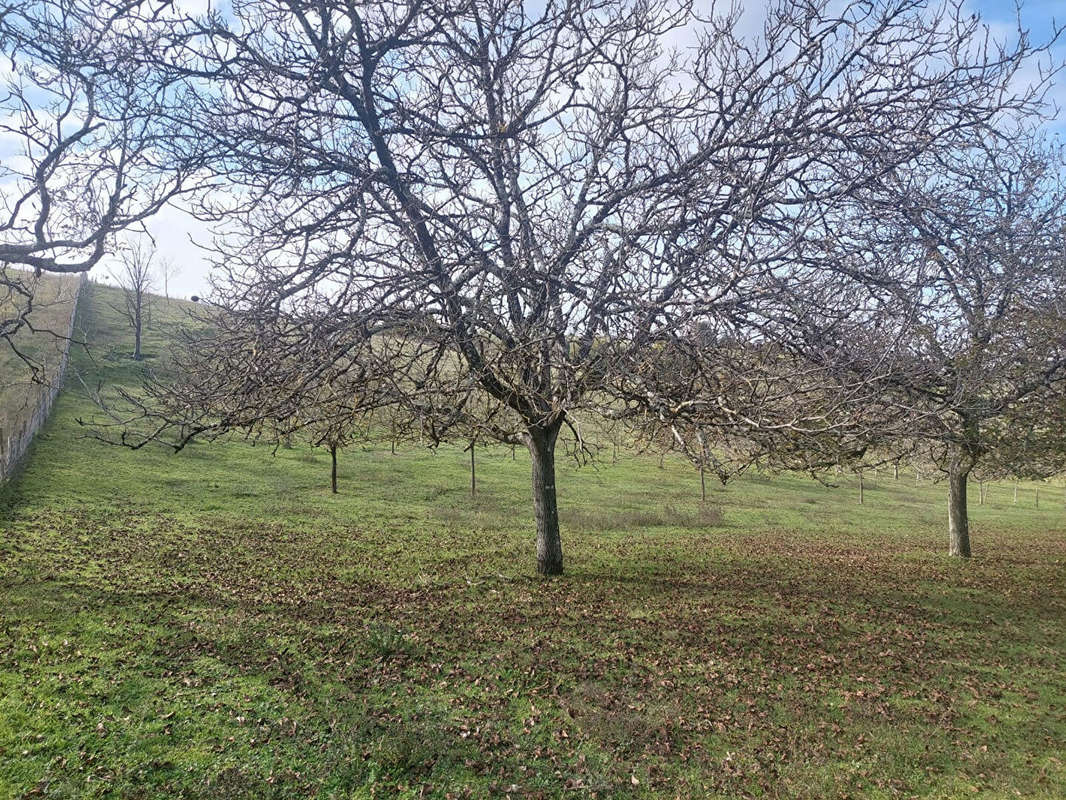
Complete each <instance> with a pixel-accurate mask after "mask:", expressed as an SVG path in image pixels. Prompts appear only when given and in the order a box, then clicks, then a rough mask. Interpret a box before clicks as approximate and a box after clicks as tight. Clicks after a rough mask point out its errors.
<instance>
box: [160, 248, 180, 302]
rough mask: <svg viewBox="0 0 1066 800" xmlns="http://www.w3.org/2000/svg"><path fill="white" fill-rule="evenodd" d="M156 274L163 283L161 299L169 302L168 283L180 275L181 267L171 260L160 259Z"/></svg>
mask: <svg viewBox="0 0 1066 800" xmlns="http://www.w3.org/2000/svg"><path fill="white" fill-rule="evenodd" d="M157 272H158V273H159V277H160V279H161V280H162V281H163V297H165V298H166V299H167V300H170V282H171V280H173V279H174V278H175V277H176V276H177V275H179V274H180V273H181V267H179V266H178V264H177V262H176V261H174V259H172V258H162V259H160V260H159V267H158V269H157Z"/></svg>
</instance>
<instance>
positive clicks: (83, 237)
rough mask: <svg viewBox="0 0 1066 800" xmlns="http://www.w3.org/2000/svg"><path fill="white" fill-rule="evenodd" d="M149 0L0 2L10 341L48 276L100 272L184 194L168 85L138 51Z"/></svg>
mask: <svg viewBox="0 0 1066 800" xmlns="http://www.w3.org/2000/svg"><path fill="white" fill-rule="evenodd" d="M145 5H147V4H145ZM140 6H141V4H140V3H137V2H132V3H129V2H124V3H118V2H111V0H102V1H101V2H91V3H90V2H82V0H7V2H4V3H3V4H0V64H2V66H0V70H2V74H3V78H2V79H0V135H2V139H3V145H2V147H3V152H2V160H0V295H2V296H4V297H6V300H5V301H4V302H2V303H0V338H2V339H4V340H5V341H6V342H7V343H8V344H9V345H11V346H14V344H13V340H12V337H13V336H14V333H15V332H16V331H17V330H18V329H20V328H21V327H23V326H24V325H26V324H27V323H28V322H29V321H30V320H31V315H32V310H33V296H34V292H35V290H36V287H37V283H38V281H37V276H39V275H40V274H41V273H42V272H53V273H68V274H69V273H81V272H86V271H88V270H90V269H91V268H92V267H94V266H95V265H96V264H98V263H99V262H100V260H101V259H102V258H104V256H105V255H106V254H107V253H108V252H109V250H110V249H111V247H112V245H113V244H114V240H115V236H116V234H118V233H119V232H121V231H124V230H127V229H130V228H132V227H136V226H138V225H139V224H140V223H142V222H143V221H144V220H145V219H147V218H148V217H149V216H151V215H152V214H154V213H155V212H156V211H158V210H159V209H160V208H161V207H162V206H163V205H164V204H165V203H166V202H167V201H168V200H170V199H171V198H173V197H174V196H175V195H177V194H178V193H179V192H180V191H181V188H182V185H183V179H184V177H185V176H184V173H183V171H182V169H181V168H180V166H179V165H178V164H177V162H175V161H174V160H173V159H171V158H170V157H169V156H168V151H169V150H170V144H171V143H172V142H171V139H170V138H169V137H167V136H165V135H164V134H163V130H162V128H161V126H160V125H159V119H160V118H159V117H157V112H159V111H160V110H161V109H162V107H163V105H164V103H163V101H164V100H166V99H167V98H168V88H167V87H166V86H164V85H163V84H161V83H160V82H159V81H157V80H155V79H154V78H153V74H152V72H151V71H150V70H149V69H147V67H146V66H145V65H144V63H143V60H141V59H139V58H137V57H136V52H135V50H136V47H137V45H136V42H137V40H138V35H137V33H136V31H135V30H134V26H136V25H138V24H140V23H138V22H137V20H138V19H139V18H140V16H141V13H140V12H141V8H140ZM156 12H157V13H158V12H159V9H158V8H157V9H156Z"/></svg>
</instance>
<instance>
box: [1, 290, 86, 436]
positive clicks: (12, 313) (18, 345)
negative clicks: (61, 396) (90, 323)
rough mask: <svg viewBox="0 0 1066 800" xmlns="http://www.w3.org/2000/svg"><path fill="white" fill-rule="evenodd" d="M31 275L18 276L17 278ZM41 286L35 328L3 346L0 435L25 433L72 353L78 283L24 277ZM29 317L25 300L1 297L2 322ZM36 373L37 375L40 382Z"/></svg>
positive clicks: (31, 324) (32, 316)
mask: <svg viewBox="0 0 1066 800" xmlns="http://www.w3.org/2000/svg"><path fill="white" fill-rule="evenodd" d="M19 275H25V273H20V272H18V271H12V276H13V278H14V276H19ZM20 280H21V281H23V282H25V283H27V284H28V285H34V284H35V291H34V298H33V309H32V311H31V312H30V314H29V315H28V322H29V324H28V325H26V326H25V327H23V328H21V329H20V330H19V331H18V332H17V333H16V334H15V335H14V336H13V337H12V340H11V342H6V341H0V434H2V433H11V432H13V431H17V430H19V429H20V428H21V427H22V426H23V425H25V424H26V422H27V420H28V419H29V418H30V417H32V416H33V412H34V411H35V410H36V409H37V406H38V404H39V403H40V400H41V394H42V392H44V391H46V389H45V388H43V387H42V384H47V383H48V382H49V381H51V380H52V379H53V377H54V376H55V375H56V374H57V373H58V369H59V365H60V362H61V360H62V357H63V353H64V351H65V350H66V348H67V341H66V339H64V338H62V337H64V336H66V332H67V323H68V322H69V320H70V312H71V310H72V305H71V304H72V302H73V300H74V293H75V291H76V290H77V286H78V278H75V277H60V276H55V275H42V276H41V277H40V278H36V279H34V278H30V277H21V278H20ZM20 313H25V301H24V300H23V298H21V297H18V298H17V300H16V298H15V297H6V298H0V318H11V319H16V318H17V316H18V314H20ZM34 370H36V371H37V374H36V379H35V374H34Z"/></svg>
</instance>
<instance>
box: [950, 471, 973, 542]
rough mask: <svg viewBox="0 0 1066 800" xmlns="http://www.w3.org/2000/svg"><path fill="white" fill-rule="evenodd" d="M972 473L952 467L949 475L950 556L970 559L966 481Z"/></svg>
mask: <svg viewBox="0 0 1066 800" xmlns="http://www.w3.org/2000/svg"><path fill="white" fill-rule="evenodd" d="M969 474H970V471H969V470H968V469H963V468H962V467H952V469H951V472H950V473H949V474H948V555H951V556H958V557H959V558H969V557H970V520H969V516H968V514H967V511H966V479H967V478H968V477H969Z"/></svg>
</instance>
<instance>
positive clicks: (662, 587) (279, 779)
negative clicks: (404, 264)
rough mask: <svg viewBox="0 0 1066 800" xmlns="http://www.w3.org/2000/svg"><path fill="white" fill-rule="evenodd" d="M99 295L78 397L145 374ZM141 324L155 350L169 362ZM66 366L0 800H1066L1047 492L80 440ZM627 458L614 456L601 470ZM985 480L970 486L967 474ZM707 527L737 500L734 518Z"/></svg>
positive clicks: (35, 511) (1, 710)
mask: <svg viewBox="0 0 1066 800" xmlns="http://www.w3.org/2000/svg"><path fill="white" fill-rule="evenodd" d="M107 291H108V290H104V289H101V288H94V289H93V290H92V294H91V295H90V297H89V298H88V299H89V302H88V303H86V304H85V305H84V307H83V315H82V323H83V324H84V326H85V328H86V334H87V336H88V339H89V341H91V342H93V343H94V348H93V351H92V358H91V359H90V358H89V357H88V356H87V355H85V354H84V353H79V354H77V356H76V358H75V360H74V363H75V365H76V366H77V368H78V369H79V370H80V371H81V374H82V376H83V377H84V378H85V382H86V384H88V385H90V386H92V385H95V383H96V381H98V380H107V381H112V382H113V381H120V382H126V383H132V382H134V381H135V380H136V378H137V375H138V373H139V371H140V370H142V369H145V368H150V366H151V364H152V363H153V359H152V358H151V357H150V358H149V359H148V361H147V362H146V364H135V363H133V362H132V361H130V360H129V359H128V355H127V354H128V352H129V341H128V339H129V333H128V331H127V330H126V329H125V328H124V327H123V325H122V324H121V322H120V321H119V320H118V319H117V317H116V315H115V314H114V313H113V312H112V311H110V310H109V308H108V303H107V302H105V298H104V297H103V295H106V293H107ZM179 310H180V308H179V307H178V306H176V305H175V306H174V307H172V308H171V310H170V312H166V311H160V312H159V316H160V324H158V325H157V327H156V328H155V329H153V330H150V331H149V332H148V337H147V339H146V343H145V352H146V353H147V354H149V355H150V356H151V355H153V354H156V355H157V354H159V353H162V352H163V351H164V349H165V341H164V340H163V339H162V335H163V333H164V332H165V331H166V330H170V329H172V325H170V324H166V325H164V324H163V319H164V317H165V316H166V314H167V313H171V314H176V313H177V312H178V311H179ZM79 386H80V384H78V383H76V382H75V379H74V377H73V376H72V378H71V382H70V389H69V391H68V392H66V393H65V395H64V396H63V397H62V398H61V400H60V402H59V403H58V405H57V408H56V411H55V414H54V417H53V419H52V421H51V422H50V424H49V426H48V428H47V430H46V431H45V433H44V435H43V436H42V437H41V438H40V440H39V441H38V442H37V443H36V445H35V449H34V452H33V454H32V459H31V461H30V463H29V465H28V468H27V470H26V472H25V473H24V475H23V477H22V478H21V480H20V482H19V483H18V484H17V485H16V486H14V487H12V488H11V489H10V490H9V491H8V494H7V495H6V497H5V499H4V501H3V502H4V503H5V505H6V511H3V512H0V529H2V532H0V592H2V593H3V598H2V605H0V797H9V796H10V797H68V798H75V797H76V798H96V797H101V798H102V797H108V798H119V797H121V798H272V797H273V798H304V797H315V798H370V797H382V798H384V797H409V798H417V797H438V798H445V797H467V796H471V797H488V796H496V797H504V796H511V797H592V796H596V797H601V798H608V797H627V796H633V797H653V796H655V797H659V796H661V797H684V798H687V797H721V798H733V797H782V798H783V797H797V798H812V799H813V798H828V797H856V798H857V797H862V798H895V797H900V798H903V797H923V798H954V797H960V798H961V797H980V798H1012V797H1026V798H1062V797H1066V756H1064V754H1063V742H1064V741H1066V675H1064V667H1063V665H1064V663H1066V625H1064V619H1066V536H1064V530H1066V524H1064V523H1066V511H1064V510H1063V509H1062V504H1063V497H1062V488H1061V487H1059V486H1054V487H1052V486H1044V487H1043V488H1042V492H1041V505H1040V508H1039V509H1037V508H1034V507H1033V503H1032V499H1033V498H1032V488H1033V487H1031V486H1028V485H1026V486H1023V488H1022V492H1021V496H1020V501H1019V505H1018V506H1017V507H1015V506H1013V505H1012V504H1011V502H1010V500H1011V497H1010V490H1009V487H1007V486H1002V487H999V486H997V487H993V489H992V490H991V495H990V499H991V503H990V504H989V505H986V506H984V507H979V506H977V505H976V504H975V505H974V507H973V509H972V516H973V522H974V532H973V537H974V548H975V557H974V558H973V559H972V560H971V561H970V562H968V563H962V562H958V561H953V560H951V559H949V558H948V557H947V556H945V555H944V551H945V549H946V533H945V530H944V527H945V525H944V516H945V503H944V498H943V494H944V489H943V487H934V486H930V485H928V484H923V485H921V486H918V487H915V485H914V478H913V475H910V476H908V477H906V478H902V479H901V480H899V481H895V480H893V479H892V477H891V475H886V474H883V473H882V474H880V475H868V476H867V481H866V484H867V485H866V503H865V504H864V505H863V506H859V505H858V504H857V502H856V500H857V493H856V490H855V486H854V482H853V481H852V480H851V479H850V478H849V479H847V480H848V482H847V484H846V485H842V486H840V487H838V488H826V487H823V486H820V485H817V484H815V483H813V482H812V481H810V480H809V479H806V478H803V477H800V476H792V475H786V476H779V477H773V478H766V477H765V476H759V475H753V476H751V477H748V478H745V479H742V480H740V481H738V482H737V483H736V484H733V485H730V486H729V487H727V488H724V489H720V488H716V489H715V490H713V491H712V492H711V493H710V495H711V498H710V504H711V505H712V506H713V509H714V510H708V509H707V508H706V507H704V508H701V507H700V504H699V502H698V498H699V481H698V477H697V476H696V475H695V474H694V473H693V471H692V470H691V469H690V468H687V467H686V466H685V465H682V464H680V463H671V462H670V461H669V460H668V461H667V463H666V467H665V468H664V469H659V468H658V467H657V459H654V458H643V457H638V456H635V455H633V454H622V457H621V458H620V459H619V462H618V463H617V464H613V465H612V464H610V463H605V464H601V465H600V466H599V467H598V468H595V469H592V468H588V467H585V468H580V469H579V468H576V467H574V466H572V465H569V464H561V465H560V475H559V487H560V496H561V502H562V519H563V525H564V549H565V554H566V560H567V561H566V563H567V570H568V571H567V574H566V575H565V576H564V577H562V578H560V579H555V580H550V581H543V580H540V579H537V578H536V576H535V575H534V569H533V542H532V534H531V530H532V519H531V517H532V514H531V510H530V501H529V486H528V480H529V476H528V472H529V465H528V459H527V458H526V457H525V454H523V453H521V452H519V453H518V454H517V459H516V460H514V461H512V460H511V454H510V451H509V449H504V448H500V449H489V450H485V451H483V452H482V451H479V453H478V458H479V469H478V478H479V480H478V486H479V494H478V496H477V498H476V499H473V500H472V499H471V498H470V496H469V490H468V474H467V471H466V470H467V460H466V459H467V454H465V453H463V452H462V451H461V450H459V449H458V448H455V449H448V448H445V449H442V450H440V451H439V452H437V453H436V454H433V453H431V452H428V451H425V450H420V449H417V448H415V447H413V446H408V447H405V448H401V450H400V451H399V452H398V453H397V455H395V456H392V455H390V454H389V450H388V446H387V445H383V446H381V447H377V448H374V449H369V448H367V449H357V450H350V451H347V452H345V453H344V454H343V455H342V460H341V474H340V477H341V491H342V493H341V494H340V495H337V496H333V495H331V494H330V493H329V459H328V455H326V454H324V453H314V452H311V451H309V450H307V449H306V448H295V449H292V450H285V449H281V450H279V451H278V452H277V453H276V454H274V453H272V451H271V450H270V449H269V448H263V447H252V446H250V445H248V444H245V443H243V442H227V443H221V444H198V445H194V446H192V447H191V448H190V449H189V450H187V451H185V452H182V453H180V454H177V455H169V454H167V453H165V452H163V451H155V450H151V451H150V450H144V451H138V452H129V451H125V450H120V449H117V448H109V447H107V446H106V445H102V444H99V443H97V442H95V441H93V440H91V439H88V438H84V434H85V432H84V430H83V429H80V428H79V427H78V426H77V425H76V423H75V422H74V421H73V420H74V418H75V417H76V416H79V415H86V414H88V413H91V410H92V409H91V405H90V404H89V402H88V400H87V399H86V398H85V397H83V396H82V394H81V391H80V389H79ZM608 461H609V459H608ZM974 496H975V499H976V490H975V491H974ZM719 512H720V514H719Z"/></svg>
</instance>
